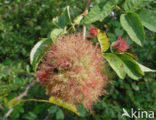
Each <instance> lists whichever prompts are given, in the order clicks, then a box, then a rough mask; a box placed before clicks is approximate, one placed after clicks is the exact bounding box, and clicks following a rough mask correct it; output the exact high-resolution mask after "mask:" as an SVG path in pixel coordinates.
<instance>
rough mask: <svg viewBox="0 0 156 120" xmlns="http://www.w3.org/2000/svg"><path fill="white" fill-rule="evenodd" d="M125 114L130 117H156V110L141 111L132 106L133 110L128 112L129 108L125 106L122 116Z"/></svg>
mask: <svg viewBox="0 0 156 120" xmlns="http://www.w3.org/2000/svg"><path fill="white" fill-rule="evenodd" d="M123 116H126V117H129V118H154V111H141V110H140V109H138V110H134V109H133V108H131V112H130V113H128V112H127V110H126V109H124V108H123V114H122V117H123Z"/></svg>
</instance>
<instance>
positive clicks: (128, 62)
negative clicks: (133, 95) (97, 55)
mask: <svg viewBox="0 0 156 120" xmlns="http://www.w3.org/2000/svg"><path fill="white" fill-rule="evenodd" d="M117 56H118V57H119V58H120V59H121V60H122V61H123V63H124V69H125V72H126V73H127V75H128V76H129V77H130V78H132V79H134V80H138V79H139V78H141V77H142V75H143V72H142V71H141V69H140V67H139V65H138V64H137V63H136V62H135V60H133V59H132V58H131V57H130V56H127V55H125V54H117Z"/></svg>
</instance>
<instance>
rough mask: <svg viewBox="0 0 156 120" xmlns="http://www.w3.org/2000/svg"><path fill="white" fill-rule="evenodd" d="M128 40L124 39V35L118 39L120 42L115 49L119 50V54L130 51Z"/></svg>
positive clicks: (115, 44)
mask: <svg viewBox="0 0 156 120" xmlns="http://www.w3.org/2000/svg"><path fill="white" fill-rule="evenodd" d="M127 40H128V38H126V40H123V39H122V35H120V36H119V37H118V40H117V41H116V42H115V43H114V45H113V47H114V48H115V49H116V50H118V51H119V52H125V51H127V49H129V45H128V44H127V43H126V42H127Z"/></svg>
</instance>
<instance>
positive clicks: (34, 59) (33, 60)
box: [30, 38, 52, 71]
mask: <svg viewBox="0 0 156 120" xmlns="http://www.w3.org/2000/svg"><path fill="white" fill-rule="evenodd" d="M51 42H52V41H51V40H50V39H47V38H45V39H42V40H40V41H39V42H37V44H36V45H35V46H34V47H33V48H32V50H31V53H30V64H31V65H32V67H33V70H34V71H36V69H37V66H38V64H39V63H40V61H41V59H42V58H43V56H44V54H45V52H46V51H47V49H48V47H47V46H48V45H49V44H50V43H51Z"/></svg>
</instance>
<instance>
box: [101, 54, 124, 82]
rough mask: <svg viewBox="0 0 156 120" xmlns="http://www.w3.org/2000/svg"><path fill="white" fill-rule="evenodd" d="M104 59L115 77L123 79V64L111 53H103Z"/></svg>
mask: <svg viewBox="0 0 156 120" xmlns="http://www.w3.org/2000/svg"><path fill="white" fill-rule="evenodd" d="M103 56H104V58H105V59H106V60H107V61H108V63H109V64H110V66H111V67H112V68H113V70H114V71H115V72H116V73H117V75H118V76H119V77H120V78H121V79H124V78H125V76H126V72H125V70H124V64H123V62H122V60H121V59H120V58H119V57H118V56H117V55H115V54H113V53H105V54H103Z"/></svg>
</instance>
